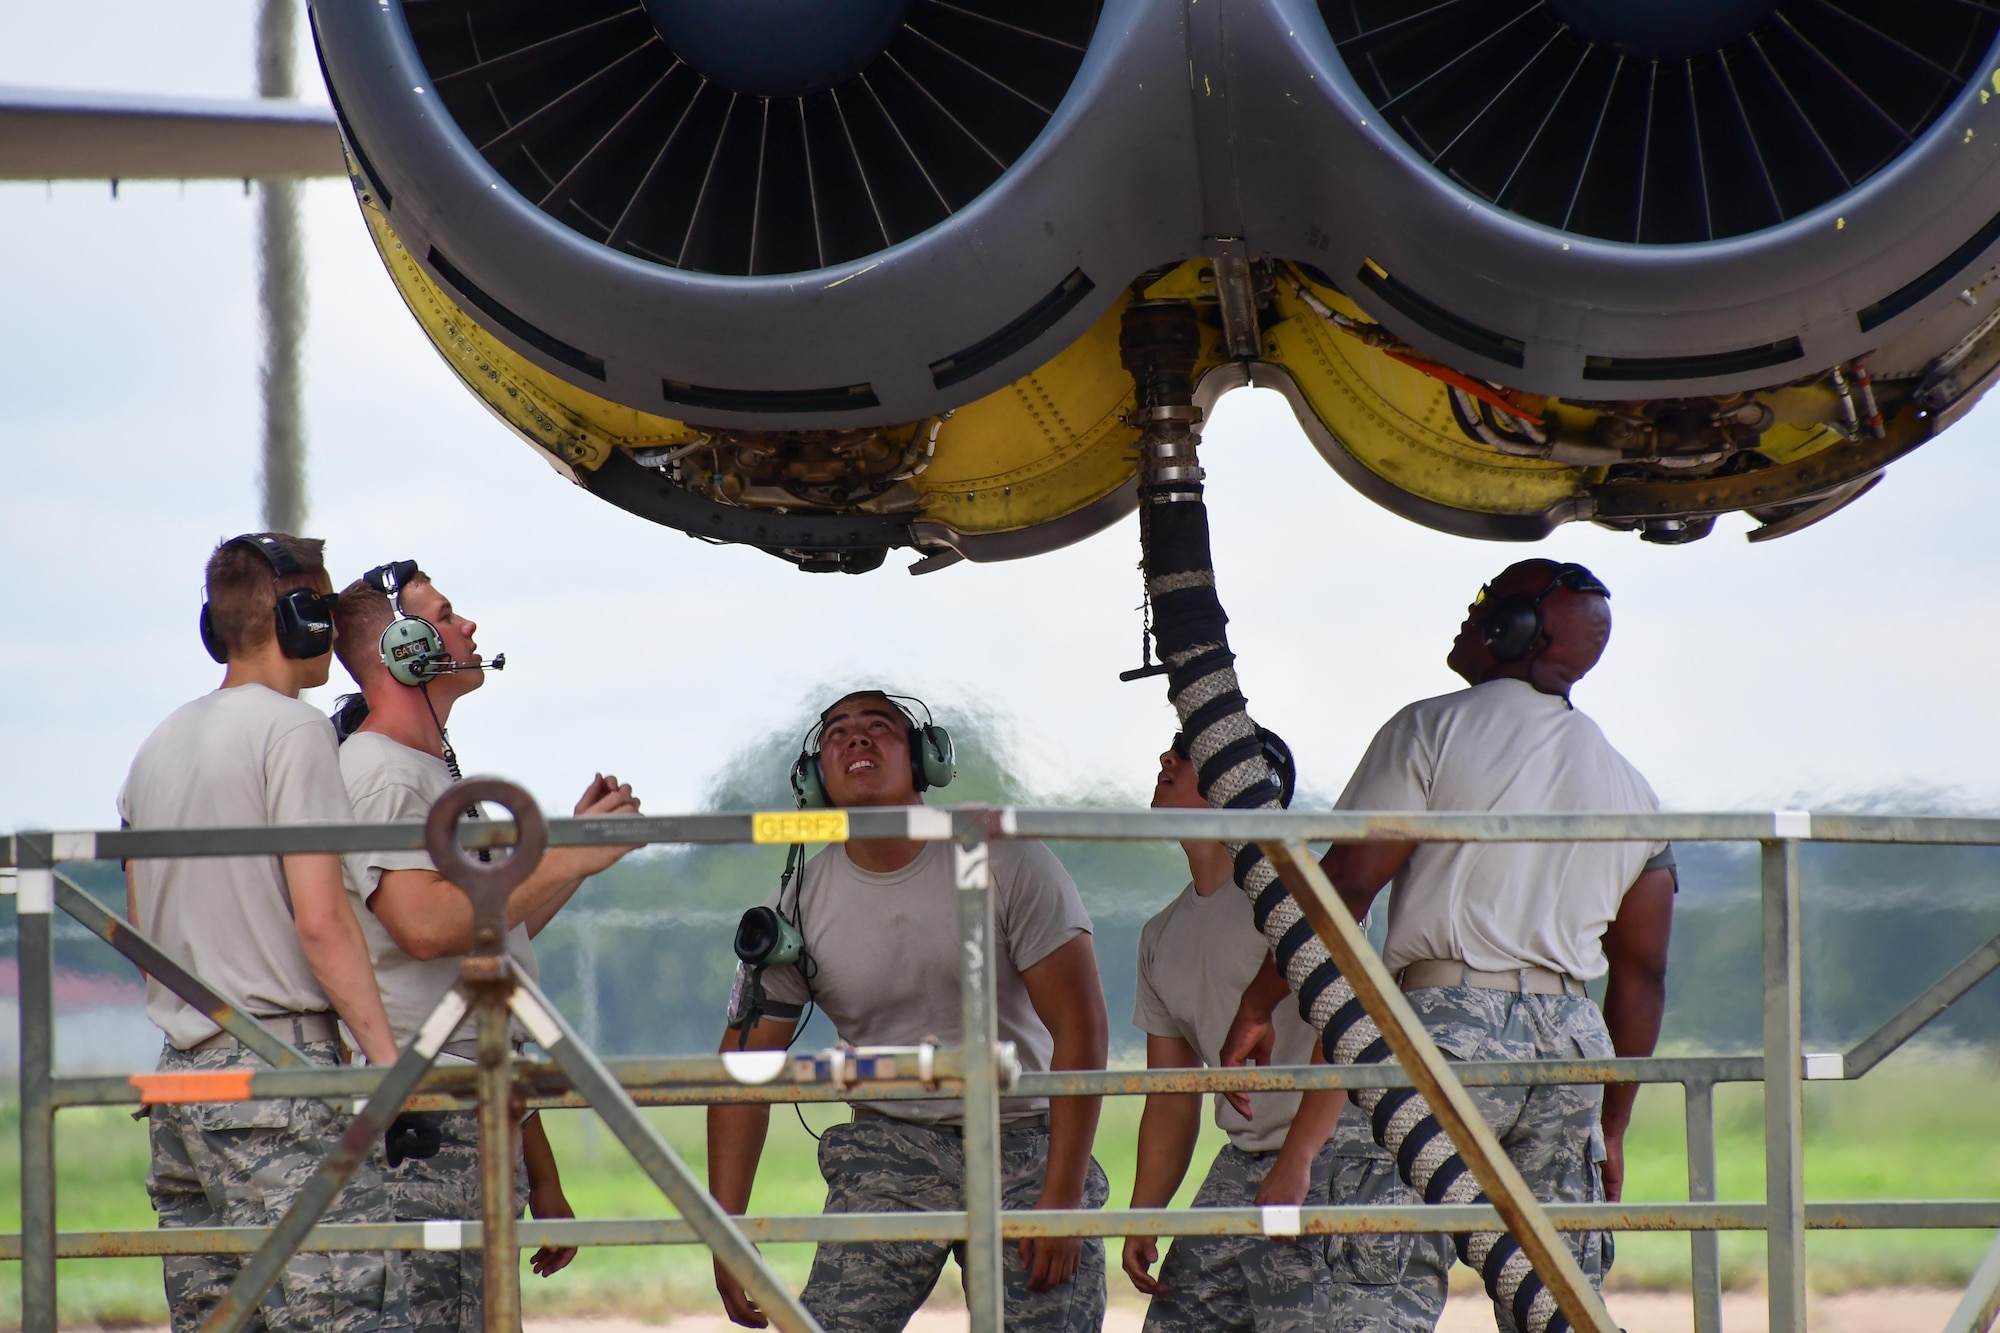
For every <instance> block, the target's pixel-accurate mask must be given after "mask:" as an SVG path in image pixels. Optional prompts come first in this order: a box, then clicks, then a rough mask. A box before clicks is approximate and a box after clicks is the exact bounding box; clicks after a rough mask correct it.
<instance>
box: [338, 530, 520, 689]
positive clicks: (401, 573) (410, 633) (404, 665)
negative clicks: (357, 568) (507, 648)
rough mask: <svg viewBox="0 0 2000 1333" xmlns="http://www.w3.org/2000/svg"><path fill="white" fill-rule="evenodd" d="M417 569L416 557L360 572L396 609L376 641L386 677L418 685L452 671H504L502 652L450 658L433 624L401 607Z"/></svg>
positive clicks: (398, 681) (504, 656) (420, 685)
mask: <svg viewBox="0 0 2000 1333" xmlns="http://www.w3.org/2000/svg"><path fill="white" fill-rule="evenodd" d="M417 573H418V570H417V562H416V561H414V560H394V561H391V562H390V563H388V564H386V565H377V566H376V567H375V568H373V569H371V570H369V571H368V572H367V573H366V574H363V575H362V576H361V581H362V582H363V583H366V584H367V585H368V586H369V587H371V588H373V589H375V590H376V591H377V592H379V593H382V594H383V595H384V596H386V597H387V598H388V599H389V605H390V606H391V607H392V608H394V610H395V612H396V618H395V619H394V620H392V621H390V622H389V626H388V628H387V629H384V630H383V631H382V640H381V643H380V645H379V647H380V649H381V653H382V665H383V666H385V667H387V668H388V670H389V675H390V677H391V678H392V679H394V680H395V681H396V683H397V684H399V685H413V686H418V687H422V686H423V685H425V684H427V683H428V682H430V681H432V680H435V679H436V678H437V677H439V676H444V675H449V674H451V673H452V672H455V671H505V670H506V669H507V654H505V653H501V654H500V655H499V656H497V657H495V658H494V659H493V660H492V661H491V662H454V661H452V658H451V653H450V652H448V651H447V650H446V649H445V646H444V636H443V635H442V634H439V633H438V631H437V626H436V625H433V624H431V622H430V621H428V620H425V619H424V618H423V617H422V616H413V615H411V614H410V613H409V612H408V611H405V610H404V609H403V589H404V588H405V587H407V586H408V585H409V582H410V580H412V579H414V578H416V577H417Z"/></svg>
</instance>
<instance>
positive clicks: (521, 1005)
mask: <svg viewBox="0 0 2000 1333" xmlns="http://www.w3.org/2000/svg"><path fill="white" fill-rule="evenodd" d="M508 1007H509V1008H511V1009H513V1011H514V1017H516V1018H518V1019H520V1020H521V1026H522V1027H524V1028H526V1029H528V1035H529V1036H531V1037H533V1038H534V1039H535V1044H536V1045H537V1046H539V1047H541V1048H542V1049H543V1050H545V1051H553V1050H554V1049H555V1048H556V1047H558V1046H560V1045H562V1041H563V1030H562V1026H561V1024H559V1023H557V1022H556V1020H555V1019H553V1018H551V1017H549V1011H548V1010H546V1009H544V1008H542V1006H541V1005H539V1004H537V1003H535V997H534V996H532V995H530V994H528V992H526V991H524V990H517V991H515V992H514V998H513V1000H512V1001H510V1002H509V1006H508Z"/></svg>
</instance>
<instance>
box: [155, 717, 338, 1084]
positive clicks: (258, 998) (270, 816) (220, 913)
mask: <svg viewBox="0 0 2000 1333" xmlns="http://www.w3.org/2000/svg"><path fill="white" fill-rule="evenodd" d="M118 815H119V818H120V819H122V820H123V821H124V822H125V823H126V824H127V825H128V826H130V827H132V828H218V827H231V826H245V825H255V824H317V823H328V824H335V823H346V822H347V821H348V820H350V819H351V818H353V815H352V814H351V812H350V811H349V809H348V804H347V788H346V787H344V786H343V785H342V784H341V781H340V761H339V759H338V758H337V757H336V752H335V749H334V739H333V726H332V724H331V723H329V722H328V721H327V720H326V716H325V714H323V713H321V712H320V711H319V710H318V709H316V708H314V707H313V706H312V705H310V704H306V703H301V702H299V701H298V700H297V699H292V698H288V697H286V696H285V695H282V694H279V693H277V692H276V691H275V690H269V689H266V688H265V687H263V686H262V685H239V686H236V687H234V688H232V689H227V690H217V691H215V692H214V693H213V694H205V695H203V696H202V697H201V698H199V699H196V700H195V701H194V702H192V703H188V704H183V705H182V706H181V707H179V708H177V709H175V710H174V711H173V712H172V713H171V714H169V715H168V716H167V720H166V721H164V722H162V723H161V724H160V725H159V726H158V727H157V728H156V729H155V730H154V732H153V734H152V735H150V736H148V737H147V738H146V741H145V744H143V745H141V746H140V747H139V753H138V754H137V755H135V756H133V759H132V769H131V772H130V773H129V774H128V775H127V776H126V779H125V786H124V788H123V789H122V790H121V791H120V792H119V793H118ZM131 870H132V889H133V904H132V905H133V910H134V912H135V914H136V920H137V923H138V926H139V929H140V930H142V931H144V932H145V933H146V934H147V935H149V936H151V937H152V939H153V940H154V941H155V942H156V943H157V944H159V945H160V947H161V948H163V949H165V950H166V951H167V952H168V953H169V954H171V955H172V956H173V957H174V958H175V959H176V960H178V961H179V962H180V963H182V964H183V965H185V966H186V967H188V968H189V969H191V970H192V971H194V972H195V973H197V974H198V975H200V976H201V977H202V978H203V979H204V980H206V981H208V982H209V983H210V984H211V985H213V986H216V987H217V988H219V989H220V990H221V991H222V992H223V994H225V995H227V996H228V997H229V998H231V999H232V1000H234V1001H236V1002H237V1003H239V1004H241V1005H243V1006H244V1007H245V1008H246V1009H247V1010H248V1011H249V1012H250V1013H251V1014H254V1015H255V1016H257V1017H259V1018H272V1017H276V1016H278V1015H280V1014H300V1013H308V1014H310V1013H324V1012H326V1011H327V1010H328V1009H329V1008H331V1006H330V1005H329V1003H328V1002H327V998H326V992H325V991H323V990H321V989H320V984H319V981H318V979H317V978H316V977H314V976H313V971H312V968H311V966H309V965H308V964H307V962H306V956H305V952H304V950H302V949H301V948H300V947H299V935H298V929H297V927H296V926H295V925H294V924H293V921H292V900H291V893H290V890H289V888H288V887H287V885H286V883H285V871H284V865H283V863H282V862H281V861H280V860H279V859H278V858H277V857H275V856H224V857H206V856H204V857H182V858H179V859H175V860H159V861H133V862H132V863H131ZM146 1016H147V1017H148V1018H150V1019H152V1020H153V1022H154V1024H155V1025H156V1026H158V1027H159V1028H160V1029H161V1030H162V1031H164V1032H165V1033H166V1034H167V1040H168V1041H169V1042H171V1043H173V1044H174V1045H175V1046H177V1047H179V1048H180V1049H182V1050H186V1049H188V1048H189V1047H191V1046H195V1045H197V1044H199V1043H200V1042H203V1041H206V1040H207V1039H208V1038H210V1037H212V1036H214V1035H215V1034H216V1033H218V1032H220V1031H221V1030H222V1029H221V1028H220V1027H218V1026H217V1025H216V1023H215V1021H214V1020H213V1019H211V1018H209V1017H208V1016H207V1015H205V1014H203V1013H202V1012H201V1011H200V1010H199V1009H196V1008H195V1007H194V1006H192V1005H190V1004H188V1003H186V1002H185V1001H183V1000H182V999H181V998H180V997H179V996H177V995H175V994H174V993H173V992H172V991H170V990H168V989H167V988H166V987H165V986H162V985H161V984H160V983H159V982H157V981H152V980H149V981H147V983H146Z"/></svg>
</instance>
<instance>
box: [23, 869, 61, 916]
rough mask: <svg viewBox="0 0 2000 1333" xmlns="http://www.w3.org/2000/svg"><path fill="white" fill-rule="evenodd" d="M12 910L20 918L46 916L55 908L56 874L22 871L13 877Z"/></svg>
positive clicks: (50, 871) (46, 871)
mask: <svg viewBox="0 0 2000 1333" xmlns="http://www.w3.org/2000/svg"><path fill="white" fill-rule="evenodd" d="M14 894H15V898H14V910H15V911H16V912H17V913H19V914H20V915H22V916H47V915H48V914H49V913H50V912H53V911H55V908H56V872H55V871H53V870H23V871H21V872H20V873H19V874H17V875H16V876H15V884H14Z"/></svg>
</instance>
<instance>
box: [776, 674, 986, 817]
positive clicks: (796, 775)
mask: <svg viewBox="0 0 2000 1333" xmlns="http://www.w3.org/2000/svg"><path fill="white" fill-rule="evenodd" d="M857 694H865V695H871V696H879V697H880V698H883V699H887V700H888V701H889V705H890V707H892V708H894V709H895V710H896V711H897V712H898V713H901V714H902V715H903V720H904V722H906V723H908V724H909V730H910V779H911V783H912V785H914V786H915V787H916V789H917V790H918V791H920V792H921V791H928V790H930V789H931V788H932V787H949V786H950V785H951V780H952V779H953V778H955V777H957V776H958V766H957V764H956V762H955V754H954V752H953V750H952V745H951V733H950V732H948V731H946V730H945V729H944V728H943V727H941V726H939V725H938V724H937V723H936V722H935V721H934V720H933V719H932V718H931V710H930V705H928V704H926V703H925V702H924V701H923V700H922V699H916V698H912V697H911V696H909V695H907V694H889V693H886V692H884V691H881V690H856V691H855V692H854V694H849V695H845V696H843V697H842V698H841V699H836V700H835V701H834V702H833V704H831V705H830V706H829V707H828V708H827V710H826V712H824V713H821V714H820V715H819V721H817V722H815V723H814V724H813V726H812V729H811V730H810V731H808V732H807V733H806V738H805V742H804V743H803V744H802V745H801V746H800V747H799V757H798V758H797V759H795V760H793V761H792V774H791V782H792V800H793V801H794V802H796V803H797V804H798V807H799V809H801V810H823V809H825V808H826V807H827V806H829V805H831V804H832V801H830V800H829V799H828V798H827V794H826V774H825V770H824V769H822V768H821V767H820V738H821V737H822V736H824V735H825V734H826V720H827V715H828V714H830V713H832V712H833V710H834V709H835V708H838V707H839V706H840V705H841V703H843V702H845V700H847V699H852V698H854V697H855V695H857ZM910 704H915V705H916V706H917V707H918V708H921V709H923V711H924V720H923V721H922V722H918V721H917V715H916V714H915V713H914V712H912V711H911V710H910V708H909V707H908V705H910Z"/></svg>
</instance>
